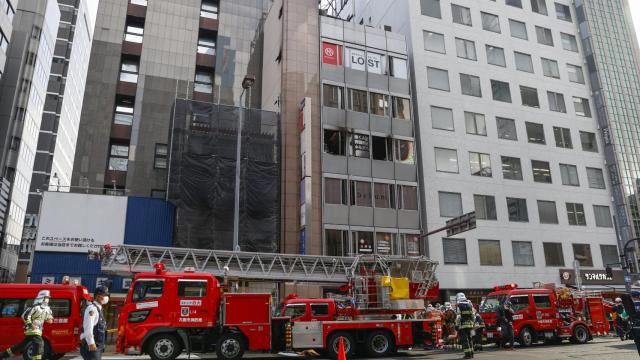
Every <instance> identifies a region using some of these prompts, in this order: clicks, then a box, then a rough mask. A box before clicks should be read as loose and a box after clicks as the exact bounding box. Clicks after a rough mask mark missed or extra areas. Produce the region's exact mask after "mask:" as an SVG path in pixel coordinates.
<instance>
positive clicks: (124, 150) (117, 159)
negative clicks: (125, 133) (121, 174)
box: [109, 145, 129, 171]
mask: <svg viewBox="0 0 640 360" xmlns="http://www.w3.org/2000/svg"><path fill="white" fill-rule="evenodd" d="M109 154H110V156H109V170H115V171H127V165H128V162H129V146H127V145H111V151H110V152H109Z"/></svg>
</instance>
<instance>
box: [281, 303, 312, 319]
mask: <svg viewBox="0 0 640 360" xmlns="http://www.w3.org/2000/svg"><path fill="white" fill-rule="evenodd" d="M306 312H307V305H305V304H289V305H287V307H286V308H285V309H284V316H288V317H290V318H291V319H295V318H298V317H300V316H302V315H304V314H305V313H306Z"/></svg>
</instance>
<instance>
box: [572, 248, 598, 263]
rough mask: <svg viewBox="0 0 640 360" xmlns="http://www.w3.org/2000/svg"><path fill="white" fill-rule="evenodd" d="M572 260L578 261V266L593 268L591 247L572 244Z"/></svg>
mask: <svg viewBox="0 0 640 360" xmlns="http://www.w3.org/2000/svg"><path fill="white" fill-rule="evenodd" d="M572 245H573V258H574V259H576V260H578V262H579V263H580V266H593V257H592V256H591V246H590V245H589V244H572Z"/></svg>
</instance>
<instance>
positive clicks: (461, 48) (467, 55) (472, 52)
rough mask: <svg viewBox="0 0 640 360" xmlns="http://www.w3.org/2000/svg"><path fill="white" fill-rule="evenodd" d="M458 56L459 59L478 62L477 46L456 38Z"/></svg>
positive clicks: (469, 41)
mask: <svg viewBox="0 0 640 360" xmlns="http://www.w3.org/2000/svg"><path fill="white" fill-rule="evenodd" d="M456 55H457V56H458V57H459V58H463V59H468V60H473V61H476V60H477V59H478V57H477V55H476V44H475V43H474V42H473V41H471V40H465V39H460V38H456Z"/></svg>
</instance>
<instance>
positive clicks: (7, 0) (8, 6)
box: [0, 0, 20, 79]
mask: <svg viewBox="0 0 640 360" xmlns="http://www.w3.org/2000/svg"><path fill="white" fill-rule="evenodd" d="M19 1H20V0H2V1H0V79H2V74H4V66H5V64H6V63H7V50H9V42H11V32H12V31H13V19H14V18H15V16H16V6H18V2H19Z"/></svg>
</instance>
